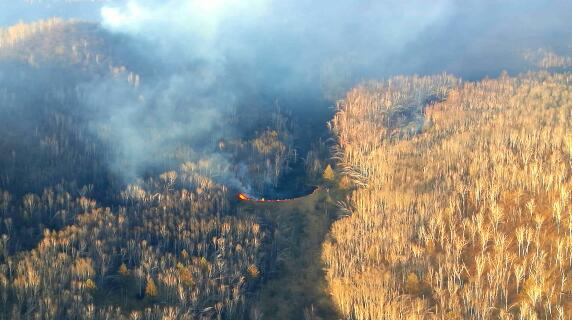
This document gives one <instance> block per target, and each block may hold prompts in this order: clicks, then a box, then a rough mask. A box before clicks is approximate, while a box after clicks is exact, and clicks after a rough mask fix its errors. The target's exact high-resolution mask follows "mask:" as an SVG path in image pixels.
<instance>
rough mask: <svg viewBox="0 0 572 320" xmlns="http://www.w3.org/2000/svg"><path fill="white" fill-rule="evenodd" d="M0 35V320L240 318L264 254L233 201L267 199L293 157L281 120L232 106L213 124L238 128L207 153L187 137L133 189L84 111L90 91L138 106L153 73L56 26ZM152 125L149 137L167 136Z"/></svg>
mask: <svg viewBox="0 0 572 320" xmlns="http://www.w3.org/2000/svg"><path fill="white" fill-rule="evenodd" d="M0 39H1V40H0V44H1V47H2V51H1V53H0V63H1V64H2V66H3V70H4V71H9V70H13V71H14V73H2V74H1V77H0V81H1V84H2V86H1V89H0V104H1V106H2V117H1V118H0V123H1V125H0V128H1V129H0V131H1V133H2V138H0V149H1V150H2V153H1V155H0V164H1V168H2V169H1V170H0V214H1V221H0V287H1V289H0V295H1V299H0V301H1V307H0V318H2V319H30V318H44V319H90V318H93V319H109V318H112V319H197V318H204V319H210V318H225V319H228V318H232V319H240V318H250V317H251V313H252V312H253V304H255V302H256V301H255V299H254V298H253V297H254V293H255V292H256V290H257V289H258V288H259V287H260V285H261V283H262V282H263V279H264V278H266V277H267V271H268V270H265V268H266V267H267V266H269V265H270V264H271V263H272V262H271V261H270V260H269V259H275V258H276V257H271V256H270V255H268V254H267V253H268V252H269V251H268V250H269V249H270V247H269V246H270V244H271V243H272V241H273V240H272V238H273V236H272V234H270V235H269V234H268V233H267V231H268V230H267V228H268V224H267V223H266V222H265V221H264V219H263V218H262V217H261V216H259V215H257V214H254V213H237V212H236V210H235V207H236V203H235V200H234V195H235V193H236V192H238V191H243V190H240V189H239V185H241V184H242V183H245V184H246V183H247V184H248V185H249V186H250V188H252V189H251V191H253V192H259V193H262V192H264V190H267V191H268V190H272V188H274V187H276V186H277V183H278V179H279V178H280V177H281V176H282V175H283V174H284V173H286V172H288V170H290V169H289V167H290V165H289V163H290V162H292V161H300V160H299V159H297V158H296V155H295V153H294V152H293V150H294V149H293V145H292V143H293V138H292V133H291V124H290V123H289V121H290V120H289V118H288V116H287V115H286V114H284V113H281V112H280V111H279V110H278V109H276V110H274V111H273V112H269V113H266V114H267V115H266V116H264V117H257V118H253V117H251V116H250V114H249V113H247V114H242V113H237V111H234V113H233V114H232V117H230V116H229V117H227V118H226V119H220V121H221V122H225V123H226V125H229V126H232V125H233V123H236V122H241V123H242V125H243V128H244V129H245V130H244V131H242V132H234V131H230V130H228V131H225V132H221V133H219V134H218V136H219V137H220V138H219V139H216V138H211V139H209V140H208V141H207V142H206V144H210V145H209V146H208V147H207V148H205V147H204V146H203V145H197V144H196V142H194V140H191V139H192V132H191V131H190V132H189V134H188V135H185V136H182V137H179V139H178V141H177V143H176V144H169V145H164V146H162V148H161V149H155V152H157V154H154V155H153V157H154V158H153V166H150V167H149V168H148V169H147V170H146V171H143V172H142V176H141V177H139V178H137V179H135V180H131V177H127V176H123V173H122V170H121V167H119V170H118V167H117V166H118V165H117V164H116V163H114V162H115V160H114V159H115V158H116V157H117V155H118V154H121V152H123V151H122V150H120V149H118V148H119V146H117V145H116V144H115V141H114V140H113V139H114V136H112V135H110V133H109V132H112V130H113V129H114V128H112V127H110V126H111V124H108V123H106V122H103V121H104V120H105V119H103V120H101V119H98V118H101V113H102V111H101V110H98V109H96V108H94V107H93V106H90V105H89V104H87V103H86V101H87V102H89V100H88V99H87V98H86V97H89V92H88V90H90V88H92V87H94V86H93V85H92V84H93V83H94V82H109V83H112V84H113V85H115V86H118V87H121V88H123V89H122V90H125V91H127V92H129V94H130V95H132V96H134V97H138V96H139V99H140V100H142V101H143V99H144V98H143V97H142V95H143V94H147V93H146V89H145V88H142V87H141V86H140V84H142V83H144V81H145V80H144V79H151V78H153V77H156V74H154V73H153V72H154V71H152V70H151V71H150V69H146V68H141V64H138V63H140V62H141V61H138V60H137V59H129V58H130V57H131V56H129V55H128V49H125V48H119V49H118V46H119V47H121V45H122V44H125V41H127V40H125V39H123V40H122V39H120V38H118V37H115V36H111V35H107V34H105V33H104V32H103V31H101V30H100V29H99V28H98V27H97V25H95V24H90V23H85V22H79V21H65V20H59V19H49V20H45V21H39V22H35V23H32V24H18V25H16V26H13V27H10V28H7V29H3V30H2V31H1V32H0ZM124 63H125V64H127V65H130V67H129V68H127V67H125V66H124ZM138 68H139V69H141V70H143V71H142V72H141V74H144V75H145V76H140V75H139V73H137V72H135V70H138ZM54 72H56V73H60V74H65V76H58V77H54ZM144 77H147V78H144ZM149 81H150V80H149ZM31 88H33V91H28V90H29V89H31ZM26 92H28V93H26ZM149 100H151V98H149ZM154 103H155V102H152V101H151V102H147V101H143V102H141V106H140V108H153V107H154V105H153V104H154ZM260 107H262V106H260V105H254V106H248V107H245V109H246V108H248V109H246V110H250V112H255V111H254V110H256V108H260ZM117 108H118V109H115V111H118V110H120V108H121V105H118V106H117ZM178 108H181V109H180V110H179V112H184V110H185V109H184V106H181V107H178ZM188 108H189V109H188V112H187V113H189V112H190V111H192V110H193V109H192V108H193V106H192V105H189V107H188ZM190 115H191V116H192V112H190ZM94 119H95V120H97V121H98V122H93V121H94ZM190 119H191V118H190V117H189V116H179V117H178V119H177V122H176V123H174V124H171V125H180V126H184V125H185V124H186V122H185V121H189V120H190ZM151 128H152V130H150V131H149V132H146V133H145V134H147V135H148V138H149V139H150V140H159V141H161V139H165V136H168V135H169V132H167V131H166V132H161V131H159V130H158V129H157V128H153V127H151ZM190 129H192V128H190ZM190 129H189V130H190ZM185 139H188V140H185ZM203 144H204V143H203ZM124 161H126V160H124ZM316 161H318V162H317V164H315V165H317V166H318V167H317V168H316V170H320V164H319V160H317V159H316Z"/></svg>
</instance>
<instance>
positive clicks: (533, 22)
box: [102, 0, 572, 95]
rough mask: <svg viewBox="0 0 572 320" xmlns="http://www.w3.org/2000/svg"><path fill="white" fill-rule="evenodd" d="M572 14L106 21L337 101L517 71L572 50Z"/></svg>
mask: <svg viewBox="0 0 572 320" xmlns="http://www.w3.org/2000/svg"><path fill="white" fill-rule="evenodd" d="M571 12H572V3H571V2H570V1H565V0H559V1H548V2H546V1H531V0H525V1H517V0H509V1H492V0H491V1H476V0H474V1H454V0H436V1H420V0H416V1H396V0H386V1H323V0H313V1H310V0H296V1H277V0H243V1H239V0H190V1H181V0H168V1H152V0H131V1H128V2H127V3H126V4H125V5H122V6H106V7H104V8H103V9H102V21H103V25H104V26H105V27H107V28H108V29H110V30H112V31H115V32H122V33H128V34H132V35H135V36H138V37H142V38H145V39H147V40H148V41H149V42H152V43H154V44H155V45H157V46H158V47H159V48H160V49H161V50H162V53H164V54H165V56H163V58H164V59H165V60H173V59H177V60H178V59H183V60H185V59H186V60H187V61H202V62H207V63H209V68H212V70H216V72H218V73H221V74H224V76H225V77H236V76H237V74H238V73H239V72H240V75H241V76H242V77H243V78H242V79H241V81H245V82H247V83H250V84H251V85H252V86H253V87H255V88H256V89H257V90H268V89H272V90H274V91H276V92H277V93H278V94H282V95H283V94H284V93H291V94H296V93H300V92H304V91H307V90H308V88H309V86H310V88H318V87H321V88H323V89H324V90H325V93H327V94H334V95H335V94H336V93H339V91H340V90H339V89H343V88H344V87H347V86H348V85H352V84H353V83H354V82H355V80H356V79H360V78H363V77H372V76H376V77H380V76H389V75H391V74H394V73H401V72H405V73H433V72H441V71H449V72H454V73H457V74H459V75H461V76H467V77H480V76H483V75H486V74H490V73H498V72H499V71H500V69H502V68H506V69H509V70H514V71H517V70H519V69H522V68H523V67H524V66H523V65H522V60H520V59H519V55H520V54H521V53H522V52H521V51H524V50H527V49H535V48H537V47H539V46H547V47H551V49H556V50H570V49H571V48H570V44H571V43H572V41H571V40H572V38H571V31H570V30H572V28H571V27H572V13H571ZM229 66H232V68H229ZM237 69H238V70H237ZM340 86H341V87H342V88H340ZM336 90H337V91H336Z"/></svg>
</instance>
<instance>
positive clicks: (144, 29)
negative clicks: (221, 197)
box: [0, 0, 572, 180]
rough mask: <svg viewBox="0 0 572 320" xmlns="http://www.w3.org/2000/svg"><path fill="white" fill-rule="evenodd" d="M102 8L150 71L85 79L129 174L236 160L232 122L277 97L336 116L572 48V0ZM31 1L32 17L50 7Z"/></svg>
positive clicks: (310, 0)
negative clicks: (391, 95) (425, 85)
mask: <svg viewBox="0 0 572 320" xmlns="http://www.w3.org/2000/svg"><path fill="white" fill-rule="evenodd" d="M0 1H2V0H0ZM5 1H7V0H5ZM2 5H4V4H2ZM61 6H62V7H63V6H64V5H63V4H62V5H61ZM94 6H96V7H97V8H98V9H97V10H98V11H99V14H98V19H99V22H100V23H101V26H102V27H103V28H104V29H105V30H107V31H108V32H110V33H112V34H118V35H121V36H122V37H125V38H126V39H128V42H124V43H120V45H124V46H125V45H129V48H130V50H133V51H134V52H132V53H133V55H134V56H137V57H143V59H141V60H138V63H137V64H136V66H134V67H133V68H132V69H133V70H132V71H134V72H138V73H140V74H141V81H140V84H139V85H137V86H134V85H133V84H132V83H131V84H129V83H128V82H127V81H124V79H123V80H122V79H117V78H116V79H112V80H107V81H102V80H101V79H97V80H96V81H94V82H90V83H85V84H83V85H82V86H81V87H80V90H79V91H80V92H81V95H82V97H83V102H84V104H85V107H86V108H89V109H90V110H91V111H92V113H94V114H96V115H97V116H96V117H94V118H93V119H91V121H90V128H91V130H92V132H93V133H94V134H96V135H97V136H98V137H99V138H100V139H102V140H104V141H106V142H107V143H108V144H109V145H111V146H113V149H114V153H113V154H114V156H113V157H112V159H110V163H112V165H111V166H112V168H114V170H115V171H116V172H119V173H120V174H121V175H123V176H125V177H126V178H127V180H130V179H133V178H134V177H137V176H139V175H140V174H141V172H143V171H145V170H146V169H148V168H154V167H162V166H165V165H167V166H168V165H170V164H176V163H178V162H181V161H184V160H188V159H199V158H210V159H214V160H213V161H215V162H217V163H220V164H221V166H220V167H228V166H230V165H231V163H230V162H231V161H230V160H229V159H228V158H227V157H225V156H224V155H223V154H220V153H218V152H217V150H216V148H215V147H214V145H216V141H217V140H218V139H220V138H222V137H228V136H240V135H241V134H242V133H243V131H244V130H245V128H243V127H242V125H241V124H240V123H238V124H236V123H234V122H232V121H231V120H232V118H233V117H234V115H235V114H236V113H235V112H236V110H240V109H241V108H242V107H244V106H246V105H250V104H253V103H259V104H265V103H267V104H268V105H269V106H270V105H272V104H273V103H272V102H273V101H275V100H278V101H279V102H280V103H281V105H282V106H283V107H284V108H286V109H288V110H292V111H293V112H294V114H295V115H298V116H299V118H300V119H302V120H303V121H307V122H309V123H311V124H312V126H313V127H316V126H323V125H324V124H323V122H320V121H322V120H323V119H324V114H325V115H327V114H328V112H330V111H329V110H328V109H327V108H324V105H327V104H326V103H324V101H327V102H328V103H329V104H333V102H334V100H336V99H338V98H340V97H342V96H343V94H344V92H346V90H347V89H349V88H350V87H352V86H354V85H355V84H356V83H358V82H360V81H361V80H364V79H371V78H387V77H390V76H392V75H396V74H413V73H416V74H422V75H423V74H433V73H440V72H449V73H453V74H454V75H456V76H460V77H463V78H468V79H477V78H481V77H485V76H496V75H497V74H499V73H500V72H501V71H502V70H503V69H506V70H508V71H509V72H510V73H516V72H521V71H526V70H527V69H529V68H530V63H529V62H527V61H526V60H525V59H524V58H523V54H524V53H526V52H530V50H536V49H538V48H545V49H546V50H547V52H552V51H554V52H555V53H556V54H559V55H570V53H571V52H572V47H571V45H572V2H570V1H567V0H553V1H540V0H506V1H496V0H484V1H477V0H468V1H456V0H434V1H423V0H413V1H400V0H384V1H373V0H363V1H357V0H356V1H326V0H293V1H278V0H128V1H108V2H103V3H98V4H97V5H94ZM10 8H14V6H7V9H6V10H7V11H6V10H5V11H4V12H10ZM28 8H31V9H30V10H29V11H27V12H26V15H30V16H31V15H32V14H34V16H38V15H41V13H40V11H41V10H39V9H38V10H34V9H32V8H33V7H28ZM68 8H69V7H68ZM64 10H65V9H64ZM12 11H14V10H12ZM46 12H47V11H46ZM22 14H23V13H22ZM45 14H51V13H45ZM66 14H68V15H72V13H70V12H66ZM81 14H82V15H83V14H86V13H85V12H84V11H82V13H81ZM90 14H92V15H93V11H92V12H91V13H90ZM16 16H17V14H16ZM3 20H6V18H2V17H0V21H3ZM125 60H127V61H129V60H130V59H129V57H128V56H127V57H125ZM0 74H1V73H0ZM253 101H256V102H253ZM249 110H251V109H249ZM268 111H270V110H269V109H268ZM261 112H264V111H261ZM314 118H319V119H320V121H317V120H312V119H314ZM326 118H327V117H326ZM312 121H314V122H312ZM303 134H305V135H306V136H310V135H311V134H312V133H311V132H308V133H306V132H304V133H303ZM173 154H174V155H176V156H173ZM238 167H241V166H240V165H239V166H238ZM220 175H221V176H223V174H220ZM228 179H229V180H230V179H231V178H230V177H229V178H228Z"/></svg>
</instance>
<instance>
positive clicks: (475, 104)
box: [323, 72, 572, 319]
mask: <svg viewBox="0 0 572 320" xmlns="http://www.w3.org/2000/svg"><path fill="white" fill-rule="evenodd" d="M571 84H572V78H571V76H570V74H568V73H564V74H551V73H546V72H542V73H527V74H522V75H520V76H516V77H510V76H508V75H507V74H502V75H501V77H500V78H498V79H485V80H482V81H478V82H462V81H460V80H457V79H455V78H453V77H451V76H447V75H442V76H435V77H397V78H392V79H389V80H387V81H380V82H371V83H367V84H364V85H362V86H358V87H356V88H355V89H353V90H352V91H350V92H349V93H348V94H347V96H346V98H345V99H344V100H343V101H341V102H340V103H339V105H338V109H337V110H338V111H337V114H336V116H335V118H334V119H333V121H332V123H333V130H334V133H335V134H336V136H337V139H338V148H337V149H336V154H335V157H336V158H337V159H338V161H339V168H340V170H341V171H343V172H345V173H346V174H347V175H348V176H349V177H351V178H352V180H353V181H354V183H355V184H358V185H360V186H361V187H360V188H359V189H358V190H357V191H354V192H353V193H352V194H351V196H350V197H349V198H348V201H347V202H344V203H342V207H344V208H345V210H347V211H348V213H351V216H350V217H347V218H344V219H342V220H340V221H337V222H335V223H334V225H333V227H332V230H331V233H330V236H331V239H330V240H329V241H327V242H326V243H325V244H324V252H323V258H324V260H325V261H326V264H327V266H328V267H327V279H328V282H329V287H330V290H331V291H332V296H333V298H334V300H335V302H336V304H337V305H338V307H339V308H340V311H341V312H342V313H343V315H344V317H347V318H349V319H401V318H408V319H424V318H446V319H468V318H470V319H545V318H548V319H567V318H568V317H570V315H571V314H572V310H571V309H570V305H571V304H570V303H571V301H570V292H571V291H570V290H571V287H570V284H569V282H568V277H569V273H570V272H571V270H572V265H571V264H570V261H571V259H570V257H572V241H571V239H572V238H571V234H572V233H571V232H572V231H571V229H570V227H571V226H572V224H571V223H572V217H571V216H570V215H569V212H570V209H569V207H570V205H571V198H570V184H571V182H572V180H571V178H572V175H571V171H570V170H571V162H570V159H571V157H572V153H571V151H572V149H570V147H571V142H572V140H571V137H572V132H571V127H570V123H571V122H570V120H571V117H572V99H571V97H572V96H571V88H572V87H571ZM426 97H437V99H430V101H429V103H425V104H424V102H427V100H425V99H426ZM407 105H413V106H416V107H415V108H413V110H414V111H415V112H417V113H418V116H419V117H422V121H421V122H418V125H417V127H418V130H417V131H416V132H414V133H411V130H409V129H408V127H409V126H411V124H410V125H408V126H407V125H404V124H400V123H399V122H395V121H393V120H392V119H393V118H396V117H398V116H400V115H402V114H403V111H402V110H403V108H404V107H405V106H407ZM405 123H406V122H405ZM365 132H368V133H369V134H365Z"/></svg>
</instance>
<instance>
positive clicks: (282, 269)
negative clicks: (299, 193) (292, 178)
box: [238, 188, 339, 319]
mask: <svg viewBox="0 0 572 320" xmlns="http://www.w3.org/2000/svg"><path fill="white" fill-rule="evenodd" d="M334 192H335V191H333V190H328V189H326V188H319V189H318V190H317V191H316V192H315V193H313V194H311V195H309V196H306V197H302V198H298V199H294V200H292V201H288V202H284V203H247V202H245V203H242V204H241V205H240V206H239V208H238V211H239V213H240V212H242V213H249V214H253V213H254V214H257V215H259V216H260V217H261V218H262V219H263V220H265V221H267V223H268V224H269V225H270V228H269V229H270V230H271V232H273V238H274V241H273V243H272V244H271V246H272V248H271V250H270V252H271V257H270V259H269V261H270V262H269V264H268V265H267V266H266V268H265V270H266V272H264V270H263V277H264V279H263V283H262V287H261V289H260V290H259V291H258V293H257V295H258V299H255V300H258V301H259V306H258V308H255V310H256V311H255V312H254V313H257V314H253V315H251V318H252V319H255V318H257V317H260V318H262V319H265V318H267V317H271V318H272V319H337V318H339V316H338V313H337V311H336V308H335V306H334V304H333V302H332V301H331V299H330V296H329V294H328V289H327V283H326V278H325V273H324V265H323V263H322V259H321V252H322V243H323V242H324V239H325V237H326V235H327V233H328V231H329V228H330V225H331V223H332V221H333V218H334V216H335V213H336V210H337V208H336V206H335V201H333V198H337V197H336V195H334Z"/></svg>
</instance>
